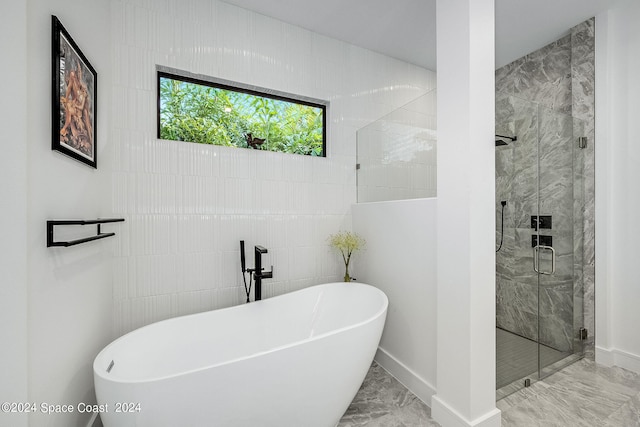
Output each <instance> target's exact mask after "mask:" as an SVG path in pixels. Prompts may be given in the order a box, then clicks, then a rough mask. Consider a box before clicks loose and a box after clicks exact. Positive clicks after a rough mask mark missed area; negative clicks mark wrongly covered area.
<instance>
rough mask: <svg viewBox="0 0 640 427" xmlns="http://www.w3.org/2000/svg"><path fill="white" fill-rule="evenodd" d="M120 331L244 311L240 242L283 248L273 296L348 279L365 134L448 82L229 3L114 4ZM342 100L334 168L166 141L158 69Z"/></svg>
mask: <svg viewBox="0 0 640 427" xmlns="http://www.w3.org/2000/svg"><path fill="white" fill-rule="evenodd" d="M112 13H113V15H112V16H113V26H112V42H113V49H114V58H113V62H114V81H113V88H112V91H113V94H114V117H113V126H112V135H113V137H114V145H115V155H116V161H115V165H114V172H113V182H114V187H113V200H114V206H113V210H114V215H117V216H120V215H123V216H125V217H126V218H127V223H126V224H125V225H124V227H123V231H124V232H123V233H122V234H121V235H120V237H119V238H118V239H119V240H118V247H119V249H118V253H117V258H116V268H115V282H114V303H115V318H114V319H115V325H114V327H115V331H116V333H117V334H122V333H125V332H127V331H129V330H131V329H134V328H136V327H138V326H141V325H144V324H147V323H150V322H153V321H157V320H160V319H164V318H168V317H172V316H176V315H181V314H186V313H192V312H197V311H202V310H208V309H212V308H218V307H224V306H229V305H233V304H238V303H240V302H243V301H244V295H243V293H244V289H243V287H242V278H241V275H240V273H239V270H240V260H239V252H238V245H239V243H238V242H239V240H241V239H244V240H245V241H246V247H247V250H248V253H247V264H248V266H253V245H256V244H260V245H263V246H265V247H266V248H268V249H269V253H268V254H267V255H266V256H265V258H264V261H263V262H264V263H265V264H266V265H267V266H268V265H270V264H273V266H274V275H273V279H270V280H265V281H264V283H263V296H266V297H269V296H273V295H277V294H280V293H283V292H288V291H291V290H294V289H298V288H301V287H305V286H309V285H312V284H316V283H321V282H326V281H331V280H340V278H341V275H342V274H343V273H342V271H341V267H340V262H341V261H340V258H339V257H338V255H337V254H335V253H332V252H331V251H330V249H329V247H328V244H327V238H328V236H329V234H331V233H335V232H337V231H338V230H340V229H341V228H342V229H349V228H350V227H351V218H350V205H351V204H352V203H354V202H355V200H356V183H355V162H356V159H355V156H356V153H355V149H356V142H355V135H356V130H357V129H359V128H360V127H362V126H364V125H366V124H368V123H370V122H372V121H373V120H375V119H377V118H379V117H381V116H383V115H385V114H387V113H388V112H390V111H392V110H394V109H396V108H397V107H399V106H401V105H404V104H406V103H407V102H408V101H410V100H412V99H415V98H416V97H418V96H420V95H422V94H424V93H426V92H427V91H428V90H430V89H432V88H433V86H434V82H435V74H434V73H432V72H429V71H427V70H424V69H421V68H419V67H416V66H412V65H409V64H406V63H403V62H400V61H398V60H395V59H391V58H388V57H384V56H382V55H379V54H376V53H373V52H371V51H367V50H364V49H361V48H357V47H354V46H351V45H348V44H345V43H342V42H339V41H336V40H332V39H329V38H327V37H324V36H321V35H318V34H314V33H311V32H309V31H306V30H303V29H300V28H298V27H294V26H291V25H288V24H284V23H282V22H279V21H276V20H274V19H271V18H268V17H265V16H263V15H259V14H256V13H253V12H249V11H246V10H243V9H240V8H237V7H235V6H232V5H229V4H227V3H223V2H218V1H209V0H193V1H189V2H184V1H178V0H169V1H165V2H145V3H142V2H136V1H127V0H123V1H115V2H113V9H112ZM156 65H162V66H167V67H172V68H174V69H178V70H184V71H187V72H190V73H196V74H202V75H206V76H211V77H215V78H221V79H227V80H231V81H237V82H240V83H245V84H250V85H254V86H260V87H263V88H268V89H272V90H277V91H283V92H288V93H293V94H298V95H303V96H307V97H312V98H316V99H323V100H328V101H329V102H330V106H329V109H328V120H327V123H328V126H329V129H328V133H327V136H328V143H327V152H328V155H327V158H311V157H307V156H297V155H290V154H282V153H270V152H261V151H253V150H247V149H235V148H227V147H216V146H207V145H200V144H192V143H185V142H176V141H164V140H157V139H156V135H155V132H156V111H155V104H156V96H157V94H156V87H155V67H156Z"/></svg>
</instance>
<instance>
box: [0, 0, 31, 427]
mask: <svg viewBox="0 0 640 427" xmlns="http://www.w3.org/2000/svg"><path fill="white" fill-rule="evenodd" d="M0 11H1V13H0V15H2V17H3V21H4V24H3V25H2V26H0V40H2V41H3V42H2V47H3V48H2V51H3V55H4V57H5V58H11V61H10V63H11V66H5V67H3V70H2V76H3V81H4V82H5V83H6V84H5V85H4V88H3V95H2V96H1V97H0V117H2V123H3V126H4V127H5V136H4V138H3V144H2V155H0V211H2V214H1V215H0V218H2V249H0V343H1V344H0V345H1V346H2V347H1V348H2V349H1V350H0V366H2V367H3V368H2V369H0V402H26V401H27V399H28V396H27V368H28V366H27V331H28V329H27V245H26V237H27V221H26V216H27V120H26V114H27V100H26V98H25V94H26V92H27V54H26V52H27V4H26V1H15V2H5V3H3V4H2V6H0ZM9 40H11V42H10V43H9V42H8V41H9ZM5 41H7V42H6V43H5ZM0 425H11V426H26V425H27V417H26V415H19V414H7V413H4V412H0Z"/></svg>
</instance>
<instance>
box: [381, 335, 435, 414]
mask: <svg viewBox="0 0 640 427" xmlns="http://www.w3.org/2000/svg"><path fill="white" fill-rule="evenodd" d="M375 361H376V362H378V364H379V365H380V366H382V367H383V368H384V370H385V371H387V372H389V373H390V374H391V375H392V376H393V377H394V378H395V379H397V380H398V381H400V382H401V383H402V385H403V386H405V387H406V388H408V389H409V391H411V393H413V394H415V395H416V396H417V397H418V399H420V400H422V401H423V402H424V403H425V404H426V405H427V406H431V396H433V395H434V394H435V393H436V389H435V388H434V387H433V386H432V385H431V384H429V382H428V381H427V380H425V379H424V378H422V377H421V376H420V375H418V374H417V373H415V372H414V371H413V370H411V368H409V367H408V366H407V365H405V364H404V363H402V362H400V361H399V360H398V359H396V358H395V357H393V356H392V355H391V354H389V353H388V352H387V351H386V350H385V349H383V348H380V347H378V351H377V352H376V356H375Z"/></svg>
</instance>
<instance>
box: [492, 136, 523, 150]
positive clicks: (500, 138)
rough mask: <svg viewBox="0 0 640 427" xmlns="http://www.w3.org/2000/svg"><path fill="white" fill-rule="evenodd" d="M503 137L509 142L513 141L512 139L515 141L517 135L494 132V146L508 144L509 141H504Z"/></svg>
mask: <svg viewBox="0 0 640 427" xmlns="http://www.w3.org/2000/svg"><path fill="white" fill-rule="evenodd" d="M505 139H508V140H510V141H511V142H513V141H517V140H518V137H517V136H504V135H498V134H496V147H500V146H502V145H509V143H508V142H507V141H505Z"/></svg>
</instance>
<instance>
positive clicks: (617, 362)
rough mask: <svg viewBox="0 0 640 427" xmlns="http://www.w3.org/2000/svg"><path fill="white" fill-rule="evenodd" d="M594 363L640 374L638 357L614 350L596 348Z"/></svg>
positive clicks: (639, 358) (639, 357)
mask: <svg viewBox="0 0 640 427" xmlns="http://www.w3.org/2000/svg"><path fill="white" fill-rule="evenodd" d="M596 362H597V363H600V364H601V365H605V366H619V367H621V368H624V369H627V370H629V371H633V372H636V373H639V374H640V356H638V355H636V354H633V353H627V352H626V351H622V350H618V349H616V348H603V347H598V346H596Z"/></svg>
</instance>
